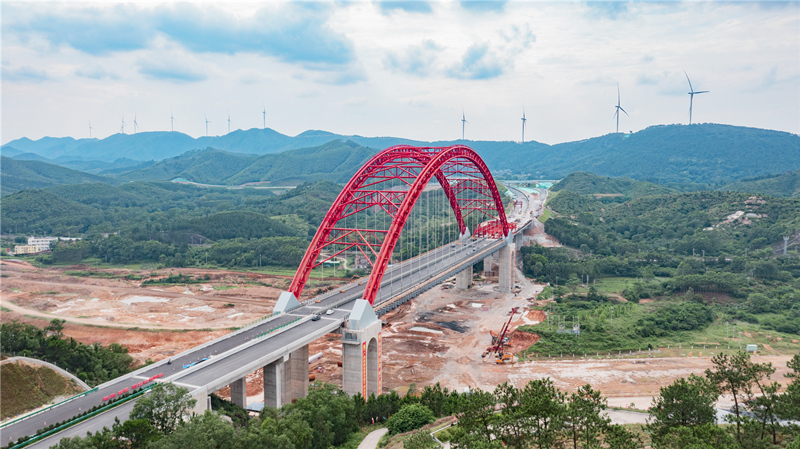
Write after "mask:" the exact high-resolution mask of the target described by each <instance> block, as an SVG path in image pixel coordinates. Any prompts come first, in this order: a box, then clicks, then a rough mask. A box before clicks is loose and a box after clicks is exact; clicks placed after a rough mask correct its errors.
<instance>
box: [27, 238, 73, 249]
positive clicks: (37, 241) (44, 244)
mask: <svg viewBox="0 0 800 449" xmlns="http://www.w3.org/2000/svg"><path fill="white" fill-rule="evenodd" d="M59 240H61V241H68V242H74V241H75V240H80V239H79V238H77V237H34V236H31V237H28V246H35V247H36V248H37V249H38V252H42V251H50V242H54V241H59Z"/></svg>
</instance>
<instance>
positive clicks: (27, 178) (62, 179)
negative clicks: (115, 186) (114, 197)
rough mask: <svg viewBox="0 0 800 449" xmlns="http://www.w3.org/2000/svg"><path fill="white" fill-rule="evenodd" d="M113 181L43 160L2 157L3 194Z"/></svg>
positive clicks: (1, 179) (0, 183) (0, 166)
mask: <svg viewBox="0 0 800 449" xmlns="http://www.w3.org/2000/svg"><path fill="white" fill-rule="evenodd" d="M87 182H92V183H98V182H99V183H112V182H114V181H112V180H109V179H108V178H106V177H103V176H97V175H92V174H89V173H83V172H79V171H76V170H71V169H69V168H65V167H61V166H58V165H54V164H48V163H47V162H41V161H18V160H15V159H11V158H8V157H5V156H2V157H0V189H1V190H2V194H3V196H5V195H9V194H11V193H14V192H16V191H19V190H23V189H40V188H43V187H48V186H54V185H59V184H81V183H87Z"/></svg>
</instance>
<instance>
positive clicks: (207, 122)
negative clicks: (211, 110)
mask: <svg viewBox="0 0 800 449" xmlns="http://www.w3.org/2000/svg"><path fill="white" fill-rule="evenodd" d="M203 117H205V118H206V137H208V124H209V123H211V122H209V121H208V117H207V116H203Z"/></svg>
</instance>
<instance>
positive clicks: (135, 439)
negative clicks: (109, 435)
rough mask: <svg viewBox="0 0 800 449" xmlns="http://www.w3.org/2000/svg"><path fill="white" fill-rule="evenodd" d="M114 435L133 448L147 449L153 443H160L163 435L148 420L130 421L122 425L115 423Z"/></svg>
mask: <svg viewBox="0 0 800 449" xmlns="http://www.w3.org/2000/svg"><path fill="white" fill-rule="evenodd" d="M113 431H114V434H115V435H116V436H117V438H122V439H124V440H126V441H128V442H129V443H130V447H131V448H140V447H147V445H148V444H149V443H151V442H155V441H158V439H159V438H160V437H161V434H160V433H158V431H156V430H155V429H154V428H153V426H152V425H151V424H150V422H149V421H147V420H146V419H129V420H127V421H125V422H123V423H122V424H120V423H119V421H117V422H115V423H114V428H113Z"/></svg>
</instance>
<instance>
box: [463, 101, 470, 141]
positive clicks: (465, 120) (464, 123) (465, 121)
mask: <svg viewBox="0 0 800 449" xmlns="http://www.w3.org/2000/svg"><path fill="white" fill-rule="evenodd" d="M467 123H469V122H467V118H466V117H465V116H464V109H463V108H462V109H461V140H464V127H465V126H466V124H467Z"/></svg>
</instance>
